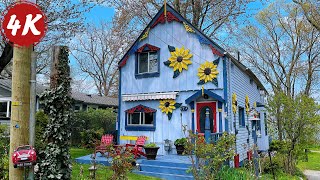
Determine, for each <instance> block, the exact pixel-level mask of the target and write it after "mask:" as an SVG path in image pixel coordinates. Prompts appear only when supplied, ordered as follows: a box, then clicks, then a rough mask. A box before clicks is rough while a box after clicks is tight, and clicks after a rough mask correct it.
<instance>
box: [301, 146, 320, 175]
mask: <svg viewBox="0 0 320 180" xmlns="http://www.w3.org/2000/svg"><path fill="white" fill-rule="evenodd" d="M315 150H316V149H315ZM318 151H320V150H319V149H318ZM297 167H298V168H299V169H300V170H301V171H304V170H306V169H309V170H318V171H320V153H319V152H309V153H308V162H303V161H299V163H298V166H297Z"/></svg>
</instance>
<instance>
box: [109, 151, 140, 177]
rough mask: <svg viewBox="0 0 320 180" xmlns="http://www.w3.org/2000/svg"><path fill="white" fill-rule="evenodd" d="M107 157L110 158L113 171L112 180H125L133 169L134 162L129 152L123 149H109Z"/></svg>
mask: <svg viewBox="0 0 320 180" xmlns="http://www.w3.org/2000/svg"><path fill="white" fill-rule="evenodd" d="M109 156H111V157H112V161H111V169H112V171H113V174H112V177H110V179H112V180H127V179H128V173H129V172H130V171H131V170H132V169H133V162H135V160H134V158H133V155H132V153H131V150H130V149H128V148H125V149H123V147H118V148H111V151H110V153H109Z"/></svg>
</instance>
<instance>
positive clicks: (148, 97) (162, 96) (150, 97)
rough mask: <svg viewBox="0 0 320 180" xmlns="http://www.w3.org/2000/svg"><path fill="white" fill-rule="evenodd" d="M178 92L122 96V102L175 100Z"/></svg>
mask: <svg viewBox="0 0 320 180" xmlns="http://www.w3.org/2000/svg"><path fill="white" fill-rule="evenodd" d="M177 95H178V92H166V93H148V94H129V95H127V94H124V95H122V101H145V100H159V99H176V97H177Z"/></svg>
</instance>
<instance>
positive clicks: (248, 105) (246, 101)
mask: <svg viewBox="0 0 320 180" xmlns="http://www.w3.org/2000/svg"><path fill="white" fill-rule="evenodd" d="M245 105H246V113H247V115H249V111H250V102H249V96H248V95H246V99H245Z"/></svg>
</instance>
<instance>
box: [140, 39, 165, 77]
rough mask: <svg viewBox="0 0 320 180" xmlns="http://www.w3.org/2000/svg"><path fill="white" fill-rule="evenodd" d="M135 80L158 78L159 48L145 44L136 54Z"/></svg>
mask: <svg viewBox="0 0 320 180" xmlns="http://www.w3.org/2000/svg"><path fill="white" fill-rule="evenodd" d="M136 57H137V59H136V78H148V77H159V75H160V48H158V47H156V46H152V45H150V44H145V45H143V46H141V47H140V48H139V49H138V50H137V52H136Z"/></svg>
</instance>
